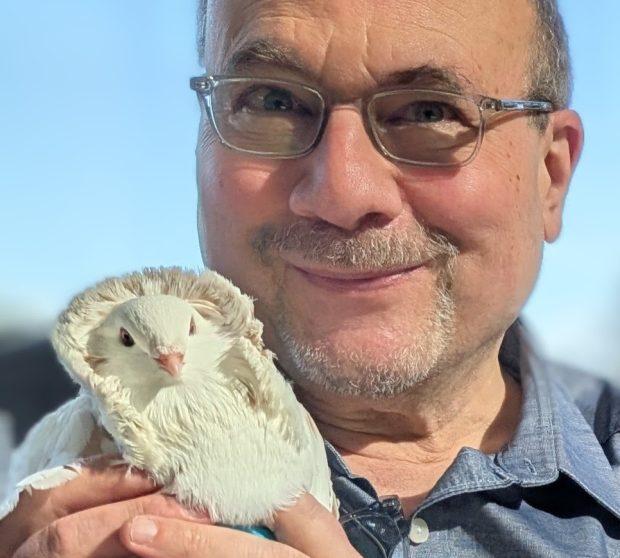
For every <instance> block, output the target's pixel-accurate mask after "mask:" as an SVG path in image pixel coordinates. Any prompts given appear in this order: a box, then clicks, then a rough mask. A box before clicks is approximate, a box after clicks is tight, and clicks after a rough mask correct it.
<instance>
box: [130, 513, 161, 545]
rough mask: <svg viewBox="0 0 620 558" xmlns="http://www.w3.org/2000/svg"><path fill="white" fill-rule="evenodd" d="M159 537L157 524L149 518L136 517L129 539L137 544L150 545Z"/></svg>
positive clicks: (132, 523)
mask: <svg viewBox="0 0 620 558" xmlns="http://www.w3.org/2000/svg"><path fill="white" fill-rule="evenodd" d="M155 535H157V524H156V523H155V522H154V521H153V520H151V519H149V518H148V517H134V518H133V520H132V522H131V527H130V529H129V538H130V539H131V542H135V543H136V544H148V543H150V542H152V541H153V539H154V538H155Z"/></svg>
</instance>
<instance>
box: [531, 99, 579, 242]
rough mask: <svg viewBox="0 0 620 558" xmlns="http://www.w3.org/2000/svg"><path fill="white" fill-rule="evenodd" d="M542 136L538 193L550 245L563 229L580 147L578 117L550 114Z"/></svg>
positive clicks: (561, 112) (566, 112) (569, 112)
mask: <svg viewBox="0 0 620 558" xmlns="http://www.w3.org/2000/svg"><path fill="white" fill-rule="evenodd" d="M545 135H546V136H547V137H548V139H547V141H546V142H544V144H545V153H544V154H543V156H544V159H543V165H542V167H541V171H542V172H543V176H541V182H540V184H541V188H542V189H543V191H542V192H541V194H542V196H543V198H542V201H543V221H544V231H545V240H546V241H547V242H553V241H554V240H555V239H556V238H557V237H558V236H559V234H560V230H561V228H562V212H563V209H564V200H565V199H566V194H567V193H568V185H569V183H570V180H571V177H572V175H573V172H574V170H575V167H576V166H577V161H578V160H579V155H580V154H581V148H582V146H583V126H582V124H581V118H580V117H579V115H578V114H577V113H576V112H575V111H573V110H559V111H557V112H554V113H552V114H551V115H550V119H549V124H548V128H547V131H546V132H545Z"/></svg>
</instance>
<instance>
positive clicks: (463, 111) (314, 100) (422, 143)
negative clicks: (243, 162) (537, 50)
mask: <svg viewBox="0 0 620 558" xmlns="http://www.w3.org/2000/svg"><path fill="white" fill-rule="evenodd" d="M190 87H191V88H192V89H193V90H194V91H196V93H197V94H198V99H199V102H200V103H201V105H202V107H203V109H204V110H205V112H206V113H207V115H208V117H209V120H210V122H211V125H212V127H213V129H214V130H215V133H216V134H217V136H218V137H219V139H220V141H221V142H222V143H223V144H224V145H226V146H228V147H229V148H231V149H234V150H236V151H240V152H242V153H248V154H252V155H258V156H261V157H270V158H274V159H293V158H296V157H302V156H304V155H306V154H307V153H309V152H310V151H312V149H314V148H315V147H316V146H317V144H318V143H319V142H320V141H321V136H322V134H323V131H324V130H325V126H326V123H327V119H328V117H329V114H330V112H331V110H332V107H333V106H334V105H335V104H336V103H331V102H330V100H329V97H328V96H327V94H326V93H323V92H322V91H320V90H319V89H316V88H314V87H310V86H308V85H304V84H302V83H297V82H294V81H285V80H278V79H268V78H258V77H226V76H201V77H194V78H191V79H190ZM360 100H361V111H362V114H363V116H364V122H365V126H366V128H367V130H368V132H369V135H370V137H371V139H372V141H373V143H374V144H375V146H376V147H377V149H378V150H379V151H380V152H381V153H382V154H383V155H384V156H385V157H388V158H389V159H392V160H394V161H398V162H401V163H407V164H411V165H421V166H431V167H451V166H457V165H465V164H467V163H469V162H470V161H471V160H472V159H473V158H474V157H475V156H476V153H477V152H478V150H479V148H480V144H481V143H482V137H483V135H484V130H485V126H486V124H487V122H488V120H489V119H490V118H491V117H493V116H495V115H497V114H500V113H503V112H533V113H547V112H552V111H553V110H554V107H553V104H552V103H550V102H548V101H530V100H514V99H493V98H491V97H483V96H471V97H469V96H466V95H460V94H456V93H450V92H447V91H433V90H427V89H408V88H397V89H389V90H379V91H376V92H374V93H372V94H370V95H368V96H365V97H363V98H361V99H360Z"/></svg>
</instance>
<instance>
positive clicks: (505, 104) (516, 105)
mask: <svg viewBox="0 0 620 558" xmlns="http://www.w3.org/2000/svg"><path fill="white" fill-rule="evenodd" d="M222 81H227V82H242V81H247V82H252V81H259V82H261V83H266V84H274V85H276V84H281V85H286V84H288V85H293V86H296V87H301V88H303V89H305V90H307V91H310V92H311V93H313V94H315V95H317V96H318V98H319V99H320V100H321V124H320V126H319V127H318V129H317V132H316V135H315V137H314V140H313V141H312V142H311V143H310V144H309V145H308V147H307V148H306V149H304V150H303V151H300V152H297V153H293V154H290V155H282V154H275V153H270V152H261V151H255V150H252V149H244V148H241V147H237V146H235V145H232V144H231V143H230V142H228V141H227V140H226V139H225V138H224V137H223V136H222V133H221V131H220V130H219V128H218V126H217V123H216V121H215V117H214V115H213V104H212V101H211V94H212V93H213V91H214V89H215V87H216V85H217V83H218V82H222ZM189 86H190V88H191V89H192V90H193V91H195V92H196V94H197V96H198V101H199V103H200V104H201V105H202V106H203V108H204V109H205V111H206V113H207V116H208V118H209V122H210V124H211V126H212V127H213V129H214V130H215V133H216V134H217V136H218V138H219V140H220V142H221V143H222V144H224V145H225V146H227V147H228V148H230V149H232V150H234V151H237V152H239V153H247V154H249V155H256V156H259V157H265V158H269V159H298V158H300V157H304V156H305V155H307V154H308V153H310V152H311V151H313V150H314V149H315V148H316V146H317V145H318V144H319V143H320V141H321V139H322V137H323V133H324V131H325V128H326V126H327V121H328V120H329V116H330V114H331V111H332V109H333V107H334V106H336V105H341V104H350V105H358V106H360V112H361V115H362V119H363V121H364V127H365V128H366V131H367V132H368V131H370V132H371V133H370V134H369V137H370V138H371V140H372V142H373V144H374V145H375V147H376V148H377V149H378V150H379V152H380V153H381V154H382V155H383V156H384V157H386V158H387V159H389V160H392V161H395V162H398V163H404V164H407V165H412V166H419V167H435V168H450V167H460V166H464V165H467V164H468V163H470V162H471V161H472V160H473V159H474V158H475V157H476V155H477V154H478V152H479V151H480V146H481V145H482V140H483V137H484V132H485V130H486V126H487V121H489V120H490V119H491V118H493V117H494V116H497V115H499V114H502V113H507V112H533V113H542V114H547V113H550V112H554V111H555V110H557V109H556V107H555V106H554V104H553V103H552V102H551V101H542V100H532V99H497V98H494V97H488V96H485V95H465V94H462V93H458V92H454V91H444V90H441V89H425V88H416V87H409V86H401V87H389V88H380V89H376V90H374V91H373V92H371V93H368V94H367V95H364V96H362V97H357V98H355V99H351V100H348V101H347V102H342V101H341V102H333V101H332V100H331V98H330V95H329V94H328V93H327V92H325V91H323V90H321V89H319V88H317V87H312V86H310V85H307V84H305V83H301V82H298V81H294V80H285V79H275V78H263V77H259V76H228V75H208V74H205V75H202V76H196V77H192V78H190V80H189ZM402 91H412V92H414V91H415V92H420V93H441V94H443V95H450V96H453V97H455V98H461V99H465V100H468V101H472V102H473V103H474V104H475V105H476V106H477V107H478V112H479V114H480V124H479V126H478V134H477V137H476V145H475V146H474V149H473V151H472V153H471V154H470V155H469V157H467V159H465V160H464V161H458V162H455V163H437V162H431V161H427V162H424V161H413V160H411V159H405V158H403V157H397V156H395V155H393V154H392V153H390V152H389V151H388V150H387V149H386V147H385V146H384V145H383V142H382V141H381V139H380V138H379V135H378V133H377V130H376V129H375V123H374V121H373V118H371V116H370V113H369V110H368V106H369V105H370V103H371V102H372V101H373V100H374V99H375V98H377V97H381V96H386V95H389V94H392V93H395V92H402ZM491 111H492V112H491Z"/></svg>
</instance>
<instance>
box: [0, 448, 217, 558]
mask: <svg viewBox="0 0 620 558" xmlns="http://www.w3.org/2000/svg"><path fill="white" fill-rule="evenodd" d="M157 490H158V487H156V486H155V485H154V484H153V483H152V482H151V481H150V480H149V479H148V478H147V477H146V475H144V474H142V473H139V472H132V473H131V474H128V473H127V469H126V468H125V467H110V466H109V461H108V459H105V458H98V459H94V460H93V459H89V460H87V465H85V466H84V467H83V469H82V474H81V475H80V476H79V477H77V478H75V479H73V480H71V481H69V482H67V483H66V484H63V485H62V486H59V487H57V488H53V489H50V490H34V491H33V492H32V495H28V494H27V493H25V492H24V493H22V495H21V497H20V501H19V504H18V505H17V507H16V508H15V510H13V512H12V513H11V514H9V515H8V516H7V517H6V518H5V519H4V520H2V521H1V522H0V558H10V557H12V558H32V557H34V556H36V557H37V558H61V557H62V558H87V557H89V558H103V557H106V558H117V557H119V558H120V557H125V556H127V554H128V553H127V549H126V548H125V547H124V546H123V545H122V544H121V543H120V540H119V538H118V531H119V528H120V527H121V526H122V525H123V524H124V523H125V522H126V521H127V520H128V519H130V518H132V517H134V516H136V515H141V514H145V513H147V514H155V515H158V516H162V517H185V518H188V519H189V517H188V512H186V511H185V510H184V509H183V508H182V507H181V506H180V505H179V504H178V503H177V502H176V501H175V500H174V499H173V498H171V497H169V496H164V495H163V494H158V493H156V491H157ZM201 520H202V521H205V520H206V519H205V518H202V519H201Z"/></svg>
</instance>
